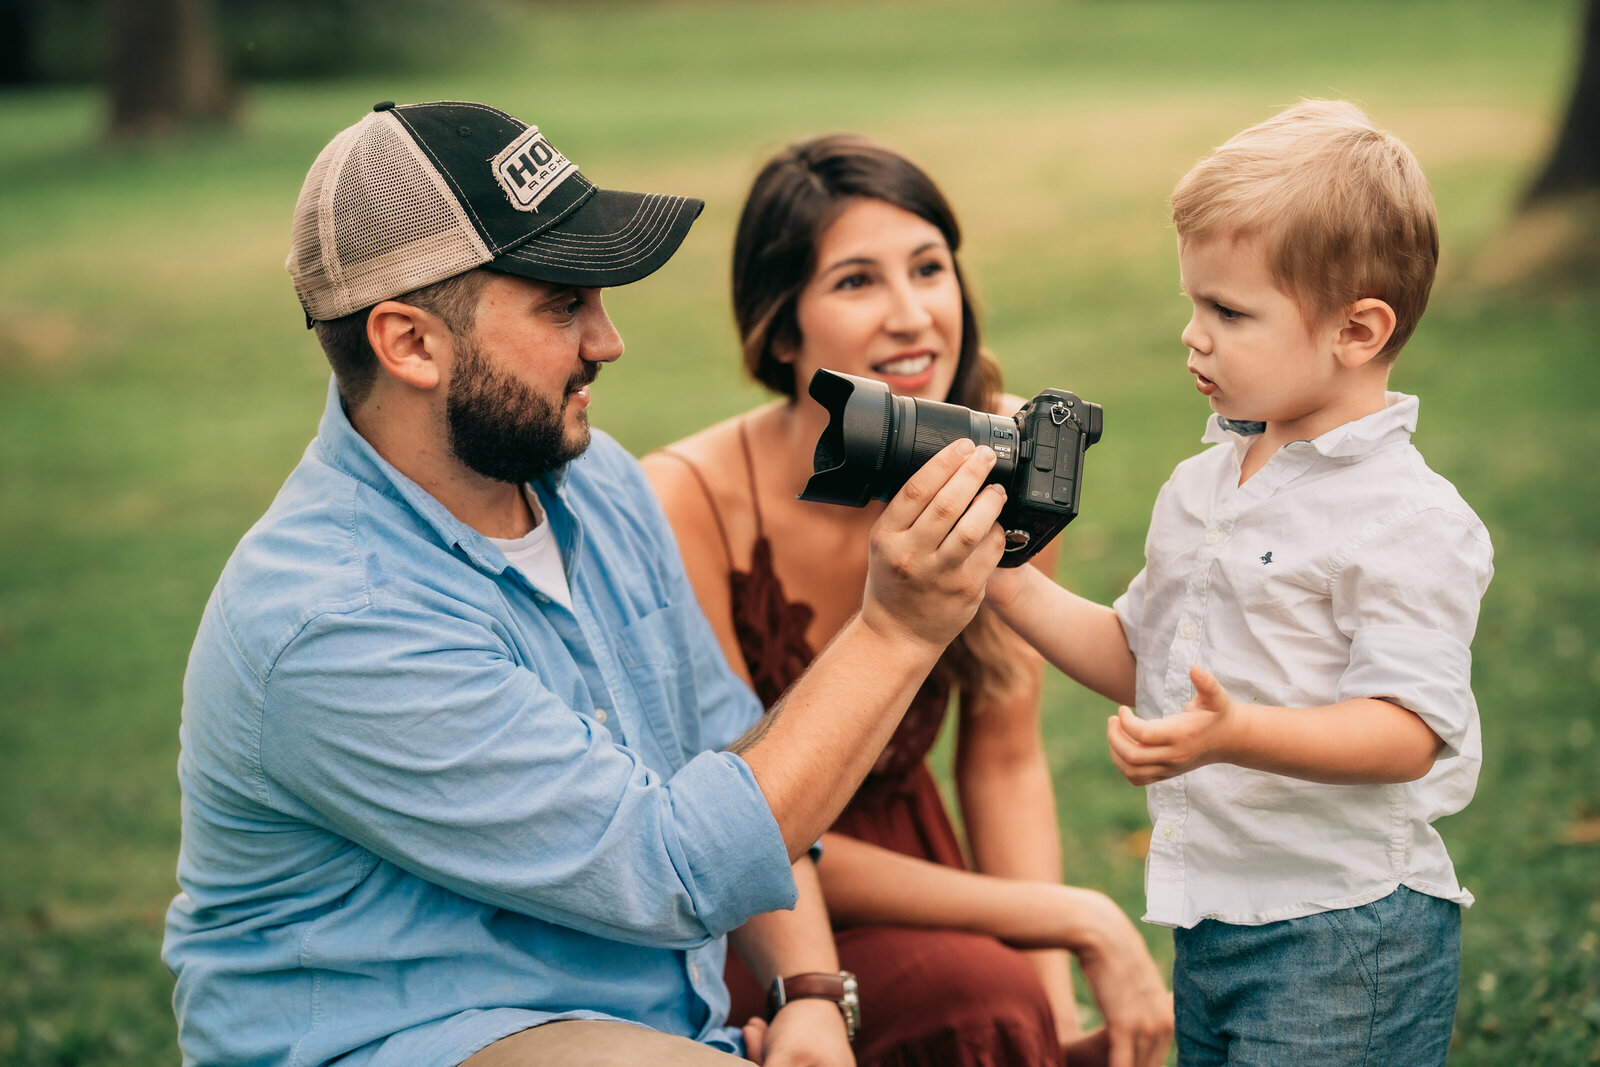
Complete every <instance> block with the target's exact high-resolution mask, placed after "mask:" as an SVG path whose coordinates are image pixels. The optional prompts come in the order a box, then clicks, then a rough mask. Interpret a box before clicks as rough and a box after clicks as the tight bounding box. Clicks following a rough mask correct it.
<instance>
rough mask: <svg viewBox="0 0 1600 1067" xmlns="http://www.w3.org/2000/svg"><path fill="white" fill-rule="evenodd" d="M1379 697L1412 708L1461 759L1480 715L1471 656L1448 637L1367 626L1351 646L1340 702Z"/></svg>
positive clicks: (1340, 681) (1447, 635) (1454, 640)
mask: <svg viewBox="0 0 1600 1067" xmlns="http://www.w3.org/2000/svg"><path fill="white" fill-rule="evenodd" d="M1358 697H1377V698H1380V699H1388V700H1392V701H1394V702H1395V703H1397V704H1399V705H1401V706H1402V707H1405V708H1407V709H1409V710H1410V711H1411V712H1412V713H1414V714H1415V715H1417V716H1418V717H1419V718H1421V719H1422V721H1423V722H1425V723H1427V724H1428V727H1429V728H1430V729H1431V730H1433V732H1434V733H1436V734H1438V735H1439V739H1440V740H1441V741H1443V742H1444V743H1445V746H1446V747H1447V749H1448V752H1447V753H1445V755H1449V756H1455V755H1459V754H1460V753H1461V751H1462V747H1463V745H1464V744H1465V742H1466V739H1467V737H1468V736H1469V735H1470V733H1471V728H1472V725H1473V720H1474V719H1475V718H1476V716H1477V702H1476V701H1475V700H1473V697H1472V652H1471V650H1470V649H1468V648H1467V646H1466V645H1464V644H1462V643H1461V642H1460V641H1457V640H1456V639H1455V638H1453V637H1451V636H1450V635H1449V634H1446V633H1443V632H1441V631H1438V630H1422V629H1416V628H1413V627H1408V626H1367V627H1363V628H1362V629H1360V630H1358V631H1356V635H1355V638H1354V639H1353V640H1352V641H1351V642H1350V665H1349V666H1348V667H1346V668H1345V672H1344V675H1343V677H1341V678H1340V679H1339V692H1338V699H1339V700H1354V699H1356V698H1358Z"/></svg>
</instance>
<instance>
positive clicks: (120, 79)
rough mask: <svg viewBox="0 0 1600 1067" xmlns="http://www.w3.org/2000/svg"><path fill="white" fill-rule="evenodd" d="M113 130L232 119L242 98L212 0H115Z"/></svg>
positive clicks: (131, 133)
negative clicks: (228, 65) (219, 35)
mask: <svg viewBox="0 0 1600 1067" xmlns="http://www.w3.org/2000/svg"><path fill="white" fill-rule="evenodd" d="M109 3H110V10H111V47H110V70H109V72H108V73H109V79H110V90H111V134H112V136H114V137H139V136H144V135H147V134H157V133H165V132H168V131H172V130H177V129H181V128H183V127H185V126H191V125H196V124H215V123H223V122H228V121H230V120H231V119H232V118H233V114H234V104H235V102H236V100H237V97H236V94H235V92H234V86H233V81H232V79H231V78H230V77H229V76H228V72H227V69H226V67H225V66H224V64H223V61H222V50H221V47H220V44H219V42H218V39H217V31H216V23H215V21H214V20H213V18H212V12H211V0H109Z"/></svg>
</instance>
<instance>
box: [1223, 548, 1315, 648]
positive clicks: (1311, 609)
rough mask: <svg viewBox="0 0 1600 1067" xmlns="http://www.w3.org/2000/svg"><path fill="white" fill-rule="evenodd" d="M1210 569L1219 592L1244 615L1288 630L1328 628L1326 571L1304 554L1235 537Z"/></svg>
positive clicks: (1292, 549) (1301, 551)
mask: <svg viewBox="0 0 1600 1067" xmlns="http://www.w3.org/2000/svg"><path fill="white" fill-rule="evenodd" d="M1213 566H1214V567H1215V574H1216V576H1217V577H1216V579H1215V580H1216V581H1217V583H1218V585H1219V586H1220V588H1221V591H1222V592H1223V594H1224V595H1225V596H1227V597H1228V598H1230V599H1231V601H1232V602H1233V603H1235V604H1237V605H1238V606H1239V610H1240V611H1241V612H1242V613H1243V614H1244V615H1245V616H1247V617H1252V618H1256V619H1262V620H1271V621H1272V622H1275V623H1276V624H1278V625H1279V626H1281V627H1283V628H1285V629H1287V630H1296V629H1300V628H1303V627H1305V626H1308V625H1309V626H1314V627H1323V628H1325V627H1326V626H1327V625H1328V620H1329V616H1330V602H1329V598H1328V578H1327V571H1326V568H1325V567H1323V566H1322V565H1321V561H1320V560H1317V559H1308V558H1307V557H1306V555H1305V553H1304V551H1303V549H1301V550H1299V551H1297V550H1296V546H1295V545H1293V544H1287V543H1284V544H1279V543H1275V541H1274V539H1272V538H1270V537H1262V536H1259V535H1257V536H1244V535H1236V537H1235V542H1234V543H1233V544H1231V545H1229V546H1228V550H1227V551H1225V552H1223V553H1222V554H1221V555H1220V556H1219V557H1218V558H1217V561H1216V563H1215V564H1214V565H1213Z"/></svg>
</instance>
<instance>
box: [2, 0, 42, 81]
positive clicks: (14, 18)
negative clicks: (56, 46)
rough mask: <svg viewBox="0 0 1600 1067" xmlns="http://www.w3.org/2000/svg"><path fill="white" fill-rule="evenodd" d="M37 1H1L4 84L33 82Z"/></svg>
mask: <svg viewBox="0 0 1600 1067" xmlns="http://www.w3.org/2000/svg"><path fill="white" fill-rule="evenodd" d="M33 3H34V0H0V85H27V84H28V83H29V82H31V81H33V77H34V69H33V27H34V6H33Z"/></svg>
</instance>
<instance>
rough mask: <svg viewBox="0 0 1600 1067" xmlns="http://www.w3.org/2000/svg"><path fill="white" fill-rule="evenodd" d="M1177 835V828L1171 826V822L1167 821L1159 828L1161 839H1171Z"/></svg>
mask: <svg viewBox="0 0 1600 1067" xmlns="http://www.w3.org/2000/svg"><path fill="white" fill-rule="evenodd" d="M1177 836H1178V828H1177V827H1175V826H1173V825H1172V824H1171V823H1168V824H1167V825H1165V826H1163V827H1162V828H1161V840H1163V841H1171V840H1172V839H1173V838H1174V837H1177Z"/></svg>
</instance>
